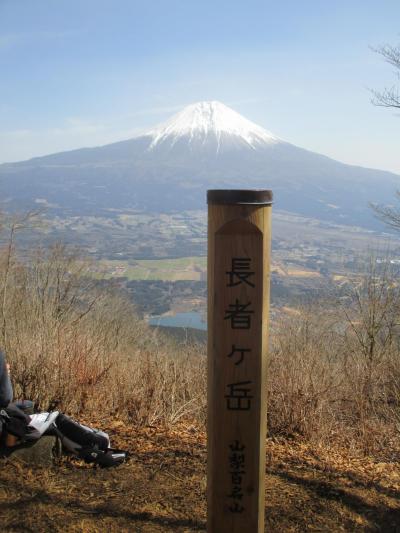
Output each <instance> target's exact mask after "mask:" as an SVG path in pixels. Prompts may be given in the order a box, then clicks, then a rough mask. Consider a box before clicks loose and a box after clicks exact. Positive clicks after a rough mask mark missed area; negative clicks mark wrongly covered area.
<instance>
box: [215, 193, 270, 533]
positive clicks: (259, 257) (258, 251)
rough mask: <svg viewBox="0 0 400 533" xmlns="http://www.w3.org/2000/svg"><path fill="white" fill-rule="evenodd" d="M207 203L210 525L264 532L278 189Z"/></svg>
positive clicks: (221, 196) (219, 530) (225, 531)
mask: <svg viewBox="0 0 400 533" xmlns="http://www.w3.org/2000/svg"><path fill="white" fill-rule="evenodd" d="M207 203H208V483H207V484H208V487H207V493H208V494H207V497H208V516H207V531H208V533H262V532H264V490H265V438H266V416H267V413H266V408H267V405H266V362H267V361H266V358H267V347H268V314H269V260H270V242H271V204H272V192H271V191H258V190H210V191H208V192H207Z"/></svg>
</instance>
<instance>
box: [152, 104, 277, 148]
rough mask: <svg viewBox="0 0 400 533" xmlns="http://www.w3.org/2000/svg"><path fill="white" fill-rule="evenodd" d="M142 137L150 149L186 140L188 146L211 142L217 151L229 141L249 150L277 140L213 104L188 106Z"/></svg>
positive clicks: (229, 111) (268, 133)
mask: <svg viewBox="0 0 400 533" xmlns="http://www.w3.org/2000/svg"><path fill="white" fill-rule="evenodd" d="M145 136H150V137H151V143H150V145H149V150H153V149H154V148H156V147H157V146H158V145H161V144H165V143H168V144H170V145H171V146H174V145H175V144H176V143H177V142H178V141H179V140H186V141H187V142H188V143H189V144H192V143H194V142H196V144H198V143H202V144H206V143H210V142H213V143H215V146H216V151H217V152H218V151H219V149H220V146H221V144H222V143H226V141H227V140H228V139H230V140H231V141H232V140H233V141H234V142H235V143H236V144H237V143H238V142H239V143H241V144H245V145H247V146H248V147H250V148H252V149H256V148H257V147H259V146H260V145H263V144H268V145H271V144H274V143H277V142H279V141H280V139H279V138H278V137H276V136H275V135H273V134H272V133H270V132H269V131H267V130H265V129H264V128H262V127H261V126H258V125H257V124H254V123H253V122H251V121H250V120H247V119H246V118H244V117H243V116H242V115H240V114H239V113H237V112H236V111H234V110H233V109H231V108H229V107H228V106H226V105H224V104H222V103H220V102H216V101H212V102H198V103H195V104H192V105H189V106H187V107H185V108H184V109H183V110H182V111H180V112H179V113H177V114H176V115H174V116H173V117H171V118H170V119H169V120H167V121H166V122H164V123H163V124H160V125H159V126H157V127H155V128H154V129H152V130H150V131H148V132H147V133H146V134H145Z"/></svg>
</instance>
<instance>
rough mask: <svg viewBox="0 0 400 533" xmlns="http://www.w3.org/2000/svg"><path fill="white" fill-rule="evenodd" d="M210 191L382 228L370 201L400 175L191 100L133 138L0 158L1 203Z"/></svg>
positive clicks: (151, 204)
mask: <svg viewBox="0 0 400 533" xmlns="http://www.w3.org/2000/svg"><path fill="white" fill-rule="evenodd" d="M208 188H265V189H272V190H273V193H274V198H275V209H280V210H285V211H289V212H292V213H296V214H301V215H305V216H308V217H312V218H318V219H320V220H326V221H330V222H333V223H340V224H350V225H359V226H364V227H369V228H374V227H376V226H377V224H378V223H377V221H376V220H375V219H374V217H373V214H372V212H371V209H370V208H369V203H370V202H375V203H381V204H390V203H391V202H392V201H393V197H394V194H395V191H396V190H397V189H399V188H400V176H398V175H396V174H392V173H390V172H384V171H380V170H373V169H368V168H363V167H357V166H351V165H346V164H343V163H340V162H338V161H335V160H333V159H330V158H328V157H326V156H323V155H320V154H316V153H313V152H310V151H308V150H305V149H303V148H299V147H297V146H294V145H292V144H290V143H288V142H285V141H284V140H282V139H280V138H278V137H277V136H276V135H274V134H273V133H270V132H269V131H267V130H265V129H264V128H262V127H261V126H258V125H257V124H254V123H253V122H250V121H249V120H247V119H246V118H244V117H242V116H241V115H239V114H238V113H236V112H235V111H234V110H232V109H230V108H229V107H227V106H225V105H224V104H222V103H219V102H199V103H196V104H193V105H189V106H188V107H186V108H185V109H183V110H182V111H181V112H179V113H178V114H176V115H175V116H173V117H172V118H171V119H169V120H168V121H167V122H165V123H164V124H161V125H159V126H157V127H155V128H153V129H151V130H149V131H147V132H144V133H143V134H142V135H140V136H138V137H135V138H133V139H130V140H127V141H121V142H117V143H113V144H109V145H106V146H101V147H96V148H84V149H78V150H72V151H69V152H62V153H57V154H52V155H48V156H44V157H38V158H34V159H30V160H28V161H23V162H20V163H7V164H3V165H0V195H1V198H2V204H3V209H5V208H7V209H20V210H21V209H31V208H32V206H34V205H35V204H37V203H42V204H45V205H47V206H48V207H49V210H50V211H55V212H57V211H61V212H66V213H69V214H73V213H76V214H92V215H96V214H103V215H104V214H105V213H107V212H110V213H112V211H113V210H115V209H119V210H120V209H140V210H141V211H151V212H173V211H183V210H193V209H204V208H205V191H206V189H208ZM0 207H1V204H0Z"/></svg>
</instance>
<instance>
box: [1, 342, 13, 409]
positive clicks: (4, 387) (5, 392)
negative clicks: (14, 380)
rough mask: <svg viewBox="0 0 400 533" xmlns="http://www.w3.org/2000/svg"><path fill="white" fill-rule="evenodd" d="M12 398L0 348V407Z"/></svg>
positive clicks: (4, 361) (8, 377)
mask: <svg viewBox="0 0 400 533" xmlns="http://www.w3.org/2000/svg"><path fill="white" fill-rule="evenodd" d="M12 399H13V389H12V385H11V380H10V376H9V374H8V370H7V366H6V359H5V357H4V354H3V352H2V351H1V350H0V408H1V407H7V405H8V404H9V403H10V402H11V401H12Z"/></svg>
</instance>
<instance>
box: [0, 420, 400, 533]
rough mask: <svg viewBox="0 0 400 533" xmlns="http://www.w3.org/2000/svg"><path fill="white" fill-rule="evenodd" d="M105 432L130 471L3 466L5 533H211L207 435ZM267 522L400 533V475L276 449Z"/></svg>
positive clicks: (295, 446) (271, 447) (295, 447)
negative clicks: (124, 455) (123, 452)
mask: <svg viewBox="0 0 400 533" xmlns="http://www.w3.org/2000/svg"><path fill="white" fill-rule="evenodd" d="M98 426H100V423H99V424H98ZM101 427H102V428H103V429H106V430H107V431H108V432H109V433H110V435H111V437H112V442H113V444H114V445H115V446H117V447H121V448H124V449H127V450H129V451H130V453H131V458H130V460H129V461H128V462H127V463H126V464H124V465H122V466H120V467H118V468H114V469H97V468H93V466H90V465H86V464H84V463H82V462H80V461H77V460H70V459H67V460H63V461H62V462H61V464H59V465H56V466H55V467H54V468H51V469H48V468H47V469H43V468H40V467H37V466H36V467H33V466H32V467H28V466H26V465H24V464H22V463H19V462H17V461H8V460H1V461H0V529H1V531H5V532H32V533H33V532H35V533H37V532H42V531H43V532H63V533H64V532H85V533H86V532H88V533H89V532H132V533H142V532H143V533H150V532H155V533H158V532H174V533H190V532H205V531H206V529H205V527H206V500H205V487H206V475H205V468H206V449H205V435H204V434H203V433H201V432H199V431H197V430H196V429H195V428H193V427H186V426H182V427H180V428H178V429H175V430H173V431H172V430H169V431H167V430H162V429H159V428H146V429H142V430H135V429H133V428H129V427H126V426H125V425H124V424H123V423H122V422H115V423H114V424H113V425H111V426H110V425H108V426H107V424H106V423H105V422H103V423H102V424H101ZM265 517H266V527H265V530H266V531H269V532H275V531H277V532H280V533H281V532H305V531H321V532H324V533H326V532H336V531H354V532H355V531H357V532H359V531H362V532H374V531H382V532H388V533H389V532H400V465H399V463H397V462H394V461H393V462H390V461H387V462H378V461H377V460H374V459H373V458H355V457H353V458H351V459H350V458H348V457H346V454H344V453H340V452H338V451H335V450H332V449H330V450H327V449H326V448H318V447H313V446H311V445H307V444H304V443H303V444H302V443H300V442H291V443H287V442H286V443H285V442H277V441H272V440H269V441H268V443H267V477H266V508H265ZM243 533H246V532H243Z"/></svg>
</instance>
